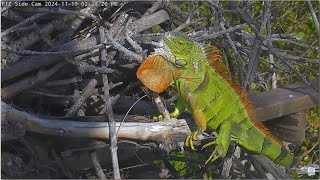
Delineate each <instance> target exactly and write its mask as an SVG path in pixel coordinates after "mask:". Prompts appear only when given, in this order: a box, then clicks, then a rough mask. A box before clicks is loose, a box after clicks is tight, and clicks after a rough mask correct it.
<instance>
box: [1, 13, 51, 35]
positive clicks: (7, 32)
mask: <svg viewBox="0 0 320 180" xmlns="http://www.w3.org/2000/svg"><path fill="white" fill-rule="evenodd" d="M44 15H46V13H39V14H36V15H33V16H31V17H28V18H27V19H25V20H23V21H21V22H20V23H18V24H16V25H14V26H12V27H10V28H9V29H7V30H5V31H3V32H2V33H1V36H2V37H4V36H6V35H8V34H9V33H11V32H14V31H16V30H17V29H18V28H20V27H22V26H25V25H27V24H30V23H33V22H34V21H35V20H37V19H38V18H40V17H42V16H44Z"/></svg>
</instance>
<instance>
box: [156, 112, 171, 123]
mask: <svg viewBox="0 0 320 180" xmlns="http://www.w3.org/2000/svg"><path fill="white" fill-rule="evenodd" d="M176 117H177V116H176V115H175V114H174V113H173V112H172V113H170V118H176ZM152 120H153V121H162V120H164V117H163V115H162V114H160V115H158V116H153V117H152Z"/></svg>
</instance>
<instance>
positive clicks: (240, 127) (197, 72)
mask: <svg viewBox="0 0 320 180" xmlns="http://www.w3.org/2000/svg"><path fill="white" fill-rule="evenodd" d="M162 43H163V48H160V49H156V50H155V53H154V54H153V55H150V56H149V57H147V58H146V59H145V60H144V62H143V63H142V64H141V66H140V67H139V69H138V71H137V77H138V78H139V79H140V80H141V81H142V83H143V84H144V85H145V86H146V87H148V88H149V89H151V90H153V91H155V92H158V93H160V92H162V91H164V90H166V88H167V87H168V86H169V85H170V84H172V83H174V86H175V87H176V89H177V90H178V93H179V98H178V100H177V103H176V106H175V110H174V112H172V113H171V115H172V116H175V117H177V116H179V115H180V114H181V113H182V112H183V111H184V110H185V108H188V109H189V110H190V112H192V114H193V117H194V120H195V124H196V126H197V128H198V130H202V131H205V130H206V128H207V127H209V128H211V129H212V130H213V131H214V132H215V133H214V134H215V136H216V140H215V141H214V142H212V143H209V144H208V145H205V146H209V145H211V144H215V145H216V146H215V149H214V151H213V153H212V155H211V156H210V158H209V159H208V161H207V162H209V161H214V160H216V159H217V158H219V157H224V156H225V155H226V153H227V151H228V148H229V145H230V142H231V141H234V142H236V143H237V144H239V145H240V146H242V147H244V148H246V149H247V150H250V151H252V152H256V153H259V154H262V155H265V156H267V157H268V158H270V159H271V160H273V161H274V162H276V163H278V164H281V165H284V166H291V165H293V164H295V163H296V159H295V158H294V156H293V155H292V154H291V153H290V152H289V151H287V150H286V149H285V147H284V146H283V145H282V142H281V141H279V140H278V139H277V138H276V137H274V136H273V135H272V134H271V133H270V132H269V131H268V130H267V128H266V127H265V126H263V124H261V123H260V122H258V121H257V120H256V117H255V114H254V110H253V107H252V105H251V103H250V101H249V100H248V99H247V94H246V92H245V91H244V90H243V89H242V88H241V87H240V86H239V85H238V84H237V83H236V82H235V81H234V80H232V79H231V76H230V73H229V71H228V69H227V68H226V67H225V65H224V64H223V62H222V57H221V56H220V55H219V54H218V53H219V51H218V49H217V48H216V47H213V46H205V45H201V44H199V43H197V42H195V41H193V40H191V39H189V38H188V37H185V36H184V35H181V34H177V33H166V34H165V36H164V38H163V41H162ZM193 134H195V133H193ZM189 140H190V141H191V142H190V143H189V145H191V146H192V136H191V139H190V137H189Z"/></svg>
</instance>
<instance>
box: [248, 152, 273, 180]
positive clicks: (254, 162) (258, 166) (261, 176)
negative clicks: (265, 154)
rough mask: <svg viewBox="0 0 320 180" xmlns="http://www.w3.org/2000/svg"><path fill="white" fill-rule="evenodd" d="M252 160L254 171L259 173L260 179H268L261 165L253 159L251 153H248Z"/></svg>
mask: <svg viewBox="0 0 320 180" xmlns="http://www.w3.org/2000/svg"><path fill="white" fill-rule="evenodd" d="M247 154H248V156H249V158H250V160H251V163H252V165H253V167H254V169H255V170H256V171H257V172H258V174H259V178H261V179H268V178H267V175H266V172H265V171H264V170H263V169H262V167H261V165H260V164H259V163H258V162H257V161H256V159H254V158H252V155H251V153H247Z"/></svg>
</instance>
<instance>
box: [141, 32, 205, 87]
mask: <svg viewBox="0 0 320 180" xmlns="http://www.w3.org/2000/svg"><path fill="white" fill-rule="evenodd" d="M162 44H163V47H161V48H157V49H155V52H154V53H153V55H150V56H148V57H147V58H146V59H145V60H144V61H143V63H142V64H141V65H140V67H139V69H138V71H137V77H138V79H139V80H140V81H141V82H142V83H143V84H144V85H145V86H146V87H147V88H149V89H151V90H152V91H155V92H158V93H160V92H163V91H164V90H166V89H167V88H168V86H169V85H170V84H171V83H172V82H173V81H174V80H175V79H177V78H179V77H180V75H181V74H182V72H183V70H184V69H187V68H189V66H191V64H192V62H191V61H192V60H194V59H195V58H194V57H192V56H194V54H193V53H191V52H192V51H193V50H194V49H195V48H200V46H199V45H198V44H197V43H195V42H193V41H191V40H190V39H189V38H188V37H186V36H185V35H183V34H181V33H172V32H169V33H166V34H165V35H164V38H163V40H162ZM193 66H194V64H193Z"/></svg>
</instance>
